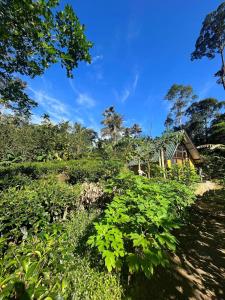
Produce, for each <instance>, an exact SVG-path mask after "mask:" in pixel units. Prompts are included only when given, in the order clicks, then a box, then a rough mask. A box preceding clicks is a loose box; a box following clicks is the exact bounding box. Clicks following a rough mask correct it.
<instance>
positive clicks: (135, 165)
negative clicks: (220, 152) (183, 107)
mask: <svg viewBox="0 0 225 300" xmlns="http://www.w3.org/2000/svg"><path fill="white" fill-rule="evenodd" d="M176 136H177V137H178V138H177V140H176V139H175V140H174V139H173V138H172V135H171V140H170V139H169V138H168V139H167V142H166V143H165V144H164V146H163V147H162V148H160V150H159V151H157V152H156V153H154V154H153V156H152V160H151V161H152V163H156V164H159V166H160V167H162V168H170V167H171V166H172V165H174V164H177V165H180V166H182V165H184V164H186V163H189V164H190V166H191V167H195V166H197V165H198V164H199V163H200V162H202V159H201V156H200V154H199V151H198V149H197V148H196V147H195V145H194V144H193V142H192V141H191V139H190V137H189V136H188V134H187V133H186V131H185V130H180V131H178V132H176ZM179 137H180V138H179ZM159 140H160V139H159ZM145 165H146V162H144V161H137V160H133V161H131V162H130V163H129V168H130V169H132V170H133V171H135V172H137V171H139V172H140V170H141V169H142V167H141V166H143V167H144V166H145Z"/></svg>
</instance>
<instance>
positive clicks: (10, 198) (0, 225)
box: [0, 180, 80, 241]
mask: <svg viewBox="0 0 225 300" xmlns="http://www.w3.org/2000/svg"><path fill="white" fill-rule="evenodd" d="M79 194H80V188H79V186H69V185H67V184H65V183H59V182H56V181H53V180H47V181H46V180H39V181H35V182H33V183H31V184H30V185H28V186H24V187H23V188H21V189H17V188H15V187H12V188H9V189H8V190H7V191H5V192H2V193H1V198H0V211H1V216H0V232H1V235H3V236H5V237H7V238H8V239H10V240H15V241H19V240H21V238H22V237H23V238H26V236H27V234H28V233H30V232H31V233H32V232H37V231H40V230H42V229H43V228H44V227H45V226H47V225H48V224H49V223H51V222H55V221H56V220H59V219H62V218H64V219H65V217H66V215H67V213H69V212H70V211H71V210H74V209H76V207H77V206H78V199H79Z"/></svg>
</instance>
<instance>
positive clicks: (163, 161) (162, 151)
mask: <svg viewBox="0 0 225 300" xmlns="http://www.w3.org/2000/svg"><path fill="white" fill-rule="evenodd" d="M161 158H162V169H163V177H164V178H166V172H165V160H164V149H163V148H162V149H161Z"/></svg>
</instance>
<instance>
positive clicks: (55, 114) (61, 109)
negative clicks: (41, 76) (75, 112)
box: [28, 87, 71, 122]
mask: <svg viewBox="0 0 225 300" xmlns="http://www.w3.org/2000/svg"><path fill="white" fill-rule="evenodd" d="M28 89H29V91H31V92H32V94H33V98H34V100H35V101H37V102H38V104H39V105H40V106H41V108H42V109H43V110H44V111H45V112H46V113H48V114H49V115H50V117H51V118H53V121H55V122H59V121H62V120H64V119H69V118H70V117H71V107H69V106H67V105H66V104H65V103H63V102H62V101H61V100H59V99H57V98H55V97H52V96H50V95H48V94H47V93H46V92H45V91H43V90H35V89H33V88H31V87H29V88H28ZM36 120H37V116H36Z"/></svg>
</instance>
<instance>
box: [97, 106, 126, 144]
mask: <svg viewBox="0 0 225 300" xmlns="http://www.w3.org/2000/svg"><path fill="white" fill-rule="evenodd" d="M103 116H104V119H103V120H102V122H101V124H103V125H104V126H105V127H103V128H102V129H101V135H102V137H106V138H109V139H110V140H112V141H113V142H114V143H116V142H117V141H118V139H119V138H120V137H121V136H122V132H123V126H122V125H123V118H122V116H121V115H120V114H118V113H116V111H115V109H114V107H113V106H110V107H109V108H108V109H106V110H105V111H104V112H103Z"/></svg>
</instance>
